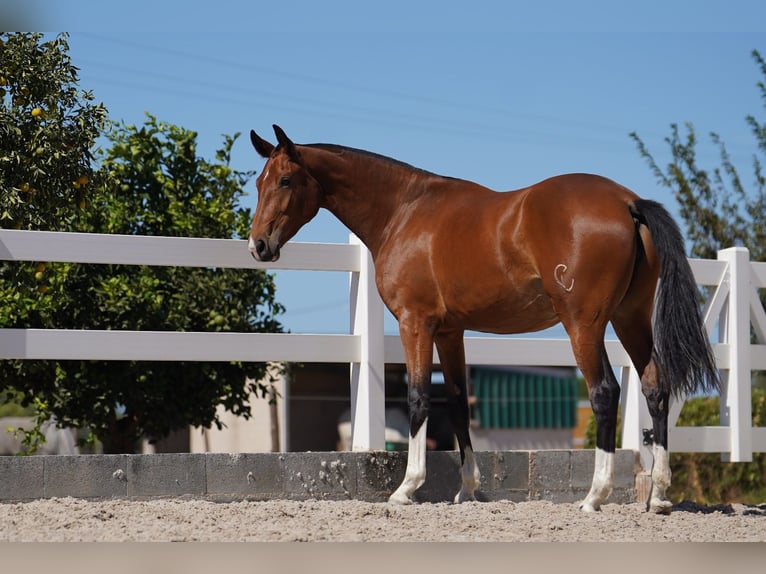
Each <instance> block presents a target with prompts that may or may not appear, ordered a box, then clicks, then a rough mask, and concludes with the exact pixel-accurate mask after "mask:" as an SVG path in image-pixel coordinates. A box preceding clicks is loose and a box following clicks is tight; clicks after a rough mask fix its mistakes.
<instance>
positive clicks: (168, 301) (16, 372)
mask: <svg viewBox="0 0 766 574" xmlns="http://www.w3.org/2000/svg"><path fill="white" fill-rule="evenodd" d="M2 41H3V44H2V49H3V52H2V60H0V62H2V70H3V72H2V73H3V82H4V83H3V85H4V86H6V88H4V89H5V90H6V91H5V93H4V95H3V105H4V108H3V110H4V112H3V113H4V114H5V115H4V116H3V119H2V120H0V122H2V128H0V129H2V130H5V131H4V132H3V134H5V133H10V132H13V134H15V135H14V136H13V137H12V138H6V137H5V135H3V137H2V145H3V146H4V149H3V150H2V154H3V155H2V158H0V169H1V170H2V175H0V177H2V186H3V194H2V198H0V202H2V203H0V206H2V209H3V212H2V213H3V214H4V219H2V221H3V222H4V226H6V227H19V228H25V229H26V228H29V229H57V230H65V231H82V232H95V233H123V234H143V235H168V236H196V237H216V238H231V237H235V238H238V237H239V238H242V237H245V236H246V234H247V232H248V224H249V220H250V212H249V210H247V209H244V208H241V207H239V200H240V198H241V196H242V195H243V193H244V192H243V186H244V185H245V183H246V182H247V181H248V180H249V179H250V178H251V176H252V173H250V172H241V171H238V170H235V169H233V168H232V167H231V166H230V164H229V161H230V153H231V149H232V146H233V145H234V144H235V142H236V139H237V136H233V137H230V136H224V141H223V145H222V146H221V149H220V150H219V151H218V152H217V153H216V154H215V157H214V158H213V159H210V160H208V159H205V158H202V157H199V156H198V154H197V150H196V141H197V134H196V133H194V132H192V131H189V130H186V129H183V128H180V127H177V126H173V125H170V124H165V123H162V122H159V121H157V120H156V119H155V118H153V117H151V116H149V117H148V119H147V120H146V122H145V124H144V125H142V126H129V125H122V124H120V125H113V126H111V127H110V128H109V129H108V131H107V132H106V133H104V132H103V131H101V132H100V131H99V130H101V129H102V128H103V126H104V119H105V110H104V109H103V106H100V105H99V106H91V105H90V103H89V102H91V99H92V96H90V95H89V94H87V93H86V92H79V91H77V89H76V87H75V85H76V81H77V78H76V73H75V70H74V68H73V67H72V65H71V63H70V62H69V59H68V57H67V55H66V51H67V46H66V36H59V37H57V38H56V39H55V40H52V41H48V42H43V41H42V38H41V37H40V36H38V35H25V34H18V35H16V34H10V35H7V34H4V35H3V36H2ZM11 47H12V48H13V49H11ZM56 73H58V74H59V76H58V77H59V83H58V84H55V82H53V81H52V80H51V75H52V74H54V75H55V74H56ZM56 86H58V87H56ZM23 87H27V90H22V88H23ZM46 90H49V91H51V93H56V92H57V93H58V94H59V96H60V99H59V100H57V99H56V98H55V97H53V96H49V95H46V94H48V92H47V91H46ZM27 91H28V93H27ZM67 94H69V95H71V96H72V97H75V98H76V97H79V98H80V99H79V100H72V101H71V102H70V103H69V104H67V105H68V106H69V108H68V111H67V110H63V109H61V108H59V109H58V111H55V106H54V103H55V102H59V103H58V104H56V105H62V103H61V102H65V101H66V97H67ZM78 94H79V96H78ZM35 110H43V111H42V112H36V111H35ZM33 112H34V113H33ZM83 114H85V115H83ZM88 114H90V115H88ZM8 118H10V119H8ZM75 118H76V119H75ZM16 122H18V124H19V125H18V126H16V127H14V125H15V123H16ZM25 122H26V123H28V124H29V126H27V125H26V123H25ZM35 122H37V124H36V123H35ZM41 122H47V123H42V124H41V125H38V124H40V123H41ZM59 122H60V123H59ZM67 122H70V123H67ZM71 122H74V123H71ZM62 126H63V127H62ZM17 127H18V129H20V130H21V133H20V135H19V133H18V132H17V131H16V128H17ZM42 128H46V129H48V128H49V131H46V129H42ZM59 128H61V130H62V133H58V131H57V130H59ZM41 129H42V131H41ZM9 130H10V131H9ZM78 130H81V131H78ZM67 131H74V132H75V133H68V134H65V133H63V132H67ZM56 134H58V135H56ZM99 135H105V136H106V137H105V140H106V141H107V142H108V143H107V144H106V145H105V147H106V149H105V150H104V151H98V150H96V151H94V150H93V142H94V141H95V140H96V138H97V137H98V136H99ZM67 138H68V139H67ZM67 146H68V147H67ZM38 148H42V151H38ZM70 148H71V149H70ZM75 150H79V155H77V156H76V157H75V156H74V155H68V154H74V153H75ZM93 156H95V158H94V157H93ZM25 184H28V186H29V187H27V185H25ZM244 249H245V247H244V245H243V250H244ZM281 311H282V307H281V306H280V305H279V303H277V301H276V299H275V285H274V282H273V278H272V276H271V275H269V274H267V273H265V272H263V271H261V270H255V269H252V270H229V269H206V268H177V267H140V266H121V265H81V264H69V263H50V262H44V261H41V262H33V263H31V264H17V263H10V262H6V263H2V264H0V327H38V328H70V329H127V330H157V331H237V332H259V331H279V330H281V325H280V323H279V322H278V320H277V319H276V317H277V316H278V315H279V313H281ZM246 378H250V379H252V380H255V381H263V380H264V378H265V379H268V372H267V369H266V365H264V364H261V363H247V364H245V363H237V362H231V363H203V362H185V363H175V362H103V361H0V391H4V392H3V395H5V396H18V395H20V396H21V400H22V402H23V403H24V404H26V405H30V404H31V405H33V406H34V407H35V409H36V410H37V412H38V421H39V422H42V421H43V420H45V419H46V418H48V417H50V416H51V415H55V416H56V418H57V419H58V421H59V422H60V423H61V424H66V425H69V426H73V427H78V428H87V429H90V431H91V434H90V437H91V438H97V439H99V440H100V441H101V442H102V444H103V446H104V450H105V451H106V452H132V450H133V448H134V445H135V443H136V441H137V440H138V439H139V438H140V437H142V436H146V437H149V438H152V439H159V438H161V437H163V436H166V435H167V434H169V433H170V432H171V431H173V430H176V429H181V428H184V427H187V426H189V425H195V426H210V425H217V426H220V425H221V422H220V419H219V418H218V412H217V408H218V407H219V406H221V405H222V406H223V407H224V408H225V409H226V410H228V411H230V412H232V413H234V414H237V415H241V416H244V417H247V416H249V415H250V406H249V400H250V393H251V392H255V393H256V394H259V395H261V396H265V395H266V393H267V392H268V387H267V383H268V381H266V382H258V383H249V384H246ZM2 398H3V397H2V396H0V399H2ZM0 402H2V401H1V400H0ZM38 437H39V434H35V433H32V434H31V435H29V436H28V437H27V438H28V439H29V442H31V443H32V444H34V441H35V440H36V438H38Z"/></svg>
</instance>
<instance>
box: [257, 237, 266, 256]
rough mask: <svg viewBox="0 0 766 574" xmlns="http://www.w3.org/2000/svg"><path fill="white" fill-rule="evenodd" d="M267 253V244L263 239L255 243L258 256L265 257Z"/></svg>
mask: <svg viewBox="0 0 766 574" xmlns="http://www.w3.org/2000/svg"><path fill="white" fill-rule="evenodd" d="M265 251H266V242H265V241H264V240H263V239H258V240H256V242H255V252H256V253H257V254H258V255H263V254H264V252H265Z"/></svg>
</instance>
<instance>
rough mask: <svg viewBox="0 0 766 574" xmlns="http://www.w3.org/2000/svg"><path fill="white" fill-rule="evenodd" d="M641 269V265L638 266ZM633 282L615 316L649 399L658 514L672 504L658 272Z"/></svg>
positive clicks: (652, 503)
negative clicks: (656, 335) (657, 358)
mask: <svg viewBox="0 0 766 574" xmlns="http://www.w3.org/2000/svg"><path fill="white" fill-rule="evenodd" d="M639 271H641V268H640V267H639ZM636 277H637V278H640V279H641V280H642V281H643V285H641V284H640V283H638V282H637V280H636V279H634V284H633V285H631V289H630V291H629V292H628V294H627V296H626V297H625V299H624V300H623V302H622V303H621V304H620V306H619V307H618V309H617V310H616V312H615V314H614V317H613V318H612V324H613V325H614V330H615V333H617V337H619V339H620V342H621V343H622V345H623V347H625V350H626V351H627V353H628V355H629V356H630V359H631V361H632V362H633V366H634V367H635V368H636V371H637V372H638V376H639V378H640V379H641V392H642V393H643V395H644V398H645V399H646V404H647V406H648V408H649V414H650V415H651V417H652V434H651V442H652V456H653V463H652V473H651V477H652V489H651V493H650V495H649V500H647V503H646V504H647V510H648V511H650V512H654V513H656V514H669V513H670V512H671V510H672V506H673V504H672V503H671V502H670V500H669V499H668V497H667V490H668V488H669V487H670V479H671V472H670V456H669V453H668V413H669V410H668V407H669V404H668V401H669V399H670V397H669V393H668V392H666V391H662V390H661V389H660V385H659V377H660V376H661V373H659V372H658V369H657V366H656V364H655V362H654V358H653V355H652V349H653V346H654V340H653V333H652V309H653V305H654V284H655V282H656V275H655V276H652V274H651V273H648V272H643V273H637V274H636Z"/></svg>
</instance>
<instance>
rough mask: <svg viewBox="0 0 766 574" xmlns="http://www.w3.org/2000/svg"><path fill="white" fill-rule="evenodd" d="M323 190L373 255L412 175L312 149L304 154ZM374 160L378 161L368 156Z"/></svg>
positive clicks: (332, 209)
mask: <svg viewBox="0 0 766 574" xmlns="http://www.w3.org/2000/svg"><path fill="white" fill-rule="evenodd" d="M304 157H306V159H307V160H308V161H307V163H308V164H309V169H310V171H311V174H312V175H313V176H314V177H315V178H316V179H317V181H318V182H319V184H320V185H321V186H322V189H323V190H324V193H325V196H324V203H323V205H322V207H325V208H326V209H328V210H329V211H330V212H331V213H332V214H333V215H335V217H337V218H338V219H339V220H340V221H341V222H342V223H343V224H344V225H345V226H346V227H348V228H349V230H350V231H352V232H353V233H354V234H355V235H356V236H357V237H359V238H360V239H361V240H362V242H364V244H365V245H366V246H367V247H368V248H369V249H370V251H372V253H373V256H374V255H375V254H376V252H377V250H378V248H379V247H380V244H381V242H382V240H383V238H384V236H385V230H386V228H387V227H388V225H389V223H390V222H391V221H392V219H394V218H395V217H396V211H397V209H398V208H399V207H400V206H401V205H402V203H403V199H402V196H403V194H405V193H406V191H407V188H408V186H409V185H411V180H412V177H413V174H409V173H407V172H406V171H402V170H401V169H398V168H397V167H395V166H387V165H385V164H382V163H381V164H380V165H369V166H367V165H364V163H365V161H366V158H363V157H358V156H356V155H351V154H349V155H345V154H337V153H333V152H330V151H326V150H316V149H314V150H312V153H309V154H304ZM368 161H370V162H375V163H377V160H375V159H370V160H368Z"/></svg>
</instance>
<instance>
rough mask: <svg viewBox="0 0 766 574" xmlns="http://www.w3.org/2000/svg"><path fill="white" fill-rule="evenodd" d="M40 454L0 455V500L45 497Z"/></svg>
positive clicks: (42, 463)
mask: <svg viewBox="0 0 766 574" xmlns="http://www.w3.org/2000/svg"><path fill="white" fill-rule="evenodd" d="M44 468H45V462H44V457H42V456H0V500H31V499H36V498H44V497H45V476H44V473H45V470H44Z"/></svg>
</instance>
